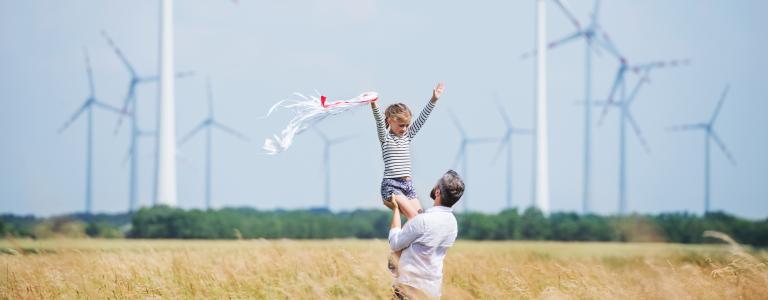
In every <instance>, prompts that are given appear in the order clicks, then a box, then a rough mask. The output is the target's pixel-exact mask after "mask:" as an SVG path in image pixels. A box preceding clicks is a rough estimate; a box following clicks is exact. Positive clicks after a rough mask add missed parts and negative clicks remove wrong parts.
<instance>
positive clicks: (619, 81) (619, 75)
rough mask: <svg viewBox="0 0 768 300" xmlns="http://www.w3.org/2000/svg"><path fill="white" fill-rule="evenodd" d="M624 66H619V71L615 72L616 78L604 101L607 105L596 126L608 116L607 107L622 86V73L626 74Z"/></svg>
mask: <svg viewBox="0 0 768 300" xmlns="http://www.w3.org/2000/svg"><path fill="white" fill-rule="evenodd" d="M626 70H627V69H626V65H621V66H620V67H619V71H618V72H616V77H615V78H614V80H613V84H612V85H611V91H610V93H609V94H608V99H607V100H606V101H607V103H606V105H605V106H604V107H603V110H602V112H601V113H600V117H599V118H598V121H597V124H603V121H605V116H606V115H607V114H608V107H609V106H610V105H611V104H613V102H614V101H613V97H614V96H615V95H616V91H617V90H618V89H619V87H620V86H621V85H623V84H624V73H625V72H626Z"/></svg>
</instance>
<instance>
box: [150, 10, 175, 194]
mask: <svg viewBox="0 0 768 300" xmlns="http://www.w3.org/2000/svg"><path fill="white" fill-rule="evenodd" d="M173 39H174V36H173V0H160V66H159V69H160V70H159V73H160V85H159V86H158V94H159V96H160V101H159V102H158V104H157V132H158V133H157V142H156V143H155V147H156V148H157V150H156V151H155V155H156V156H157V158H156V159H155V186H154V191H153V196H154V197H153V201H154V202H155V203H163V204H167V205H170V206H176V202H177V199H176V196H177V195H176V192H177V190H176V103H175V99H174V79H175V78H174V73H175V72H176V71H175V66H174V58H173Z"/></svg>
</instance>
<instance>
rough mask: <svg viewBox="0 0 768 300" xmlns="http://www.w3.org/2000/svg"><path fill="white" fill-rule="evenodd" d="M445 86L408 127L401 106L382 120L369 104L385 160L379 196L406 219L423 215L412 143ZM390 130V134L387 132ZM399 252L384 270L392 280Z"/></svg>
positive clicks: (408, 120) (407, 111)
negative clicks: (413, 169)
mask: <svg viewBox="0 0 768 300" xmlns="http://www.w3.org/2000/svg"><path fill="white" fill-rule="evenodd" d="M444 89H445V85H443V84H442V83H438V84H437V86H436V87H435V89H434V90H432V99H430V100H429V102H428V103H427V106H426V107H424V109H423V110H422V111H421V114H419V118H418V119H416V121H415V122H414V123H413V125H411V118H412V115H411V110H410V109H408V106H406V105H405V104H403V103H395V104H392V105H390V106H389V107H387V109H386V110H384V119H382V117H381V113H380V112H379V107H378V105H377V104H376V102H371V109H372V110H373V117H374V118H375V119H376V129H377V130H378V132H379V142H380V143H381V152H382V156H383V157H384V179H382V181H381V197H382V199H383V200H384V201H394V202H395V204H396V206H397V207H398V208H399V209H400V212H402V214H403V215H405V217H406V218H408V220H410V219H411V218H413V217H415V216H416V215H417V214H419V213H421V212H422V209H421V203H420V202H419V199H417V196H416V191H415V190H414V189H413V181H412V180H411V141H412V140H413V137H414V136H416V133H417V132H419V129H421V126H424V122H426V121H427V117H429V114H430V113H431V112H432V109H433V108H434V107H435V104H436V103H437V99H439V98H440V95H442V94H443V90H444ZM387 129H389V132H387ZM400 252H401V251H398V252H395V253H392V254H391V255H390V256H389V259H388V264H387V268H389V271H390V272H391V273H392V276H393V277H397V276H398V272H397V265H398V261H399V260H400Z"/></svg>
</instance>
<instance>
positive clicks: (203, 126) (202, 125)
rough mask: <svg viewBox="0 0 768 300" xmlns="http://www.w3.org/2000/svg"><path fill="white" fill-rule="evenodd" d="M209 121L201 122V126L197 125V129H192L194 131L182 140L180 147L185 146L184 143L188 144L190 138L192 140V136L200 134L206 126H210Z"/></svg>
mask: <svg viewBox="0 0 768 300" xmlns="http://www.w3.org/2000/svg"><path fill="white" fill-rule="evenodd" d="M207 121H208V120H205V121H202V122H200V125H197V127H195V129H192V131H190V132H189V133H187V135H185V136H184V138H182V139H181V141H180V142H179V143H178V145H179V146H181V145H184V143H186V142H187V140H189V139H190V138H192V136H194V135H195V134H197V133H198V132H200V130H202V129H203V128H205V127H206V126H208V122H207Z"/></svg>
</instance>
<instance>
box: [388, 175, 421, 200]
mask: <svg viewBox="0 0 768 300" xmlns="http://www.w3.org/2000/svg"><path fill="white" fill-rule="evenodd" d="M392 195H403V196H406V197H408V199H414V198H417V196H416V190H414V189H413V181H411V179H410V178H407V179H406V178H384V179H383V180H381V198H382V199H384V200H387V201H391V200H392Z"/></svg>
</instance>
